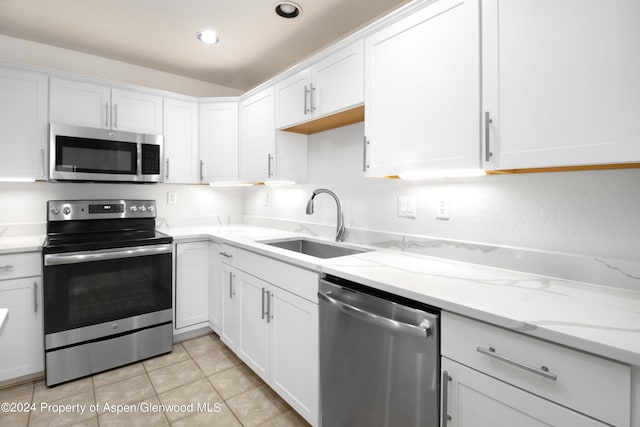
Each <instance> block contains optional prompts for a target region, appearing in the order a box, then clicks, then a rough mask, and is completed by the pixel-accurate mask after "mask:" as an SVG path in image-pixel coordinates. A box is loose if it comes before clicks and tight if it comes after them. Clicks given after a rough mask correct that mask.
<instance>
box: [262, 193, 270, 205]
mask: <svg viewBox="0 0 640 427" xmlns="http://www.w3.org/2000/svg"><path fill="white" fill-rule="evenodd" d="M262 206H264V207H267V206H269V192H268V191H265V192H264V194H263V195H262Z"/></svg>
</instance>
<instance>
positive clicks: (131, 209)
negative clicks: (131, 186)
mask: <svg viewBox="0 0 640 427" xmlns="http://www.w3.org/2000/svg"><path fill="white" fill-rule="evenodd" d="M129 210H130V211H131V212H138V207H137V206H135V205H132V206H131V207H129Z"/></svg>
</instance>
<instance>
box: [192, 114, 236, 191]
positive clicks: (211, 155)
mask: <svg viewBox="0 0 640 427" xmlns="http://www.w3.org/2000/svg"><path fill="white" fill-rule="evenodd" d="M200 161H201V162H202V168H203V181H204V182H228V181H237V180H238V103H237V102H212V103H207V104H201V105H200Z"/></svg>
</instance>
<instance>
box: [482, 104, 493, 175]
mask: <svg viewBox="0 0 640 427" xmlns="http://www.w3.org/2000/svg"><path fill="white" fill-rule="evenodd" d="M492 123H493V119H492V118H491V113H490V112H489V111H485V112H484V160H485V161H486V162H490V161H491V157H492V156H493V153H492V152H491V142H490V139H491V129H490V127H489V126H490V125H491V124H492Z"/></svg>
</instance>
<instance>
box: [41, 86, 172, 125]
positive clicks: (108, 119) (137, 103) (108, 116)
mask: <svg viewBox="0 0 640 427" xmlns="http://www.w3.org/2000/svg"><path fill="white" fill-rule="evenodd" d="M49 86H50V87H49V119H50V121H51V122H53V123H62V124H68V125H77V126H87V127H93V128H102V129H113V130H121V131H126V132H140V133H148V134H154V135H161V134H162V97H160V96H156V95H150V94H146V93H139V92H134V91H128V90H121V89H115V88H114V89H112V88H109V87H107V86H100V85H95V84H90V83H85V82H80V81H74V80H66V79H60V78H57V77H51V79H50V81H49Z"/></svg>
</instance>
